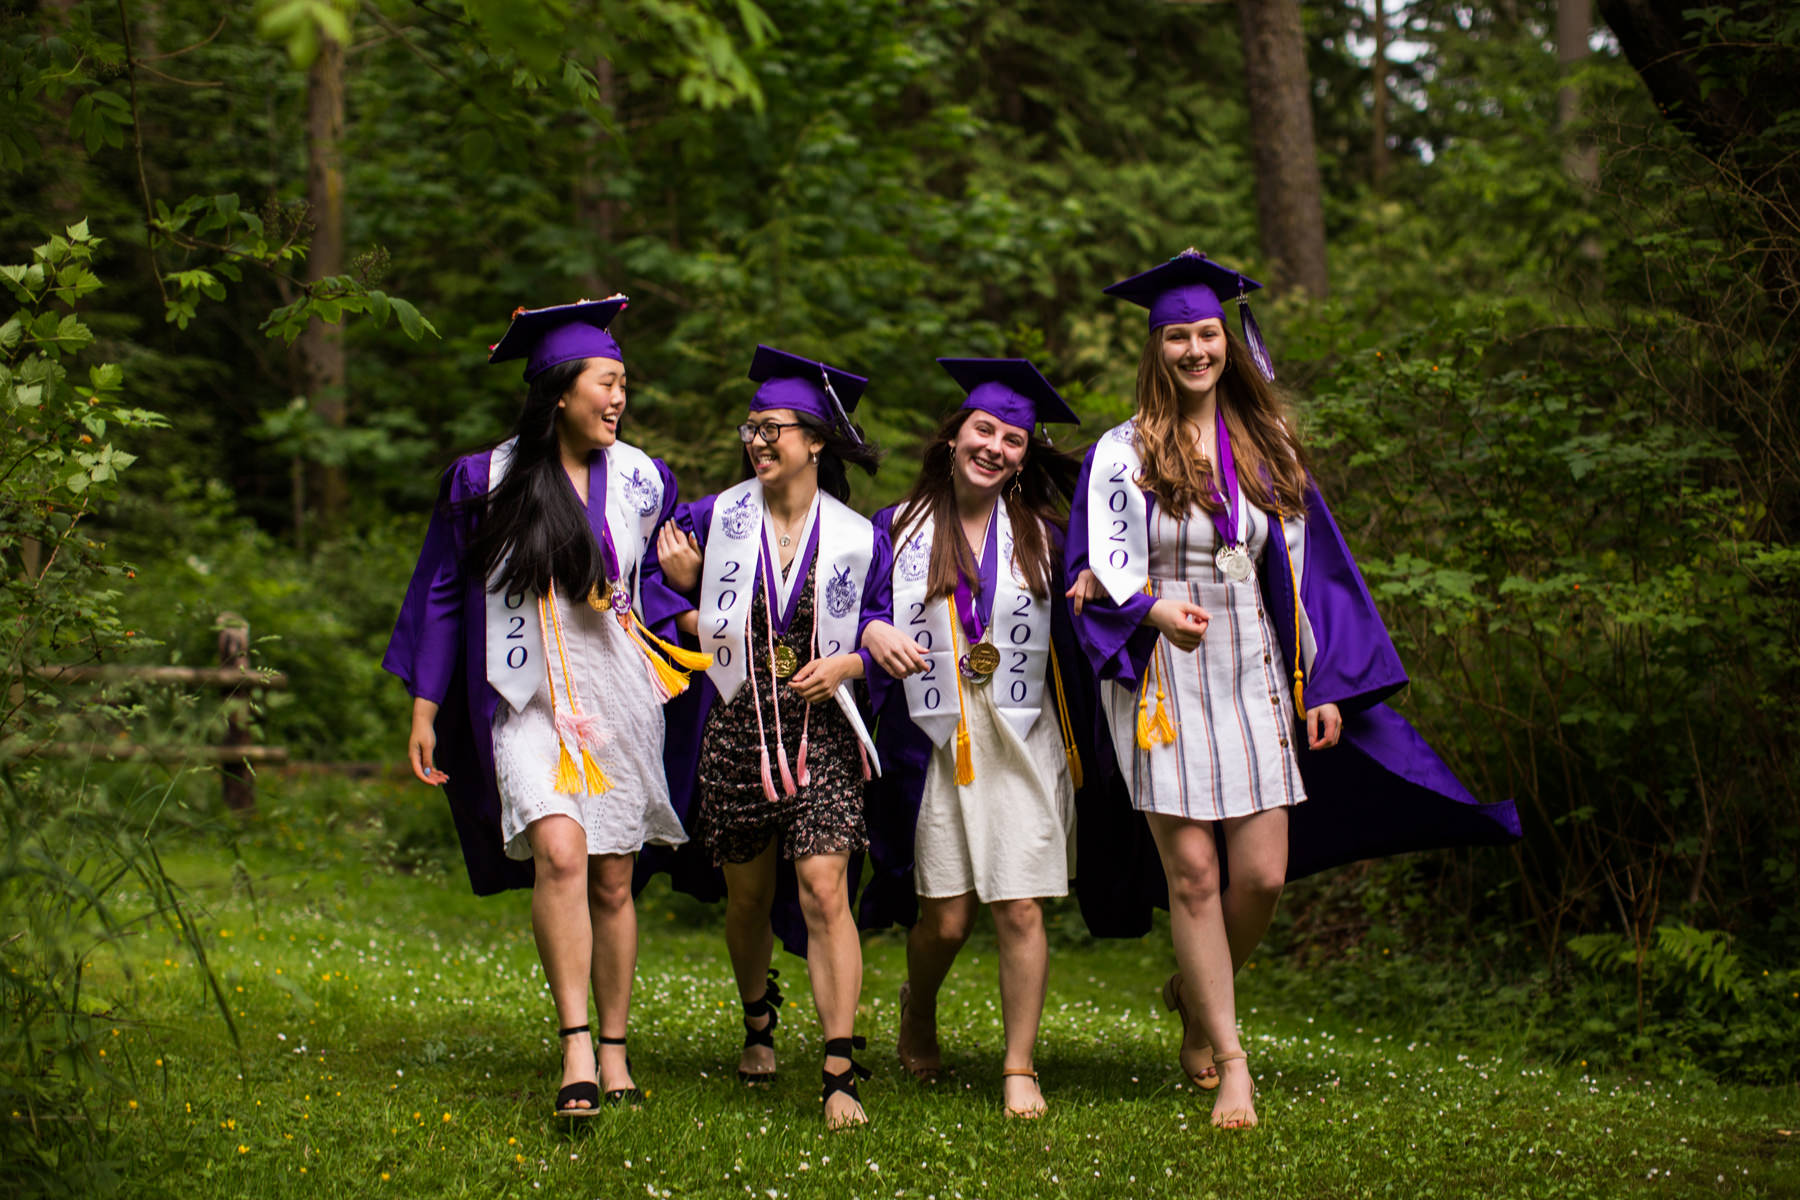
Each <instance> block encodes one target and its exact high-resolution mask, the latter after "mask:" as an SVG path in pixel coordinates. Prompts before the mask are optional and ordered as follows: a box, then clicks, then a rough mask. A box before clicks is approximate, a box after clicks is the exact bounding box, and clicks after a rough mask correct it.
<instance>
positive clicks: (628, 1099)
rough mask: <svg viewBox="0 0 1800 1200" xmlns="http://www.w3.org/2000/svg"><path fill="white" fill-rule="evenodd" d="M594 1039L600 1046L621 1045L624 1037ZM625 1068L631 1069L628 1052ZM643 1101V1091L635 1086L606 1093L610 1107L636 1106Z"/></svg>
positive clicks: (623, 1042)
mask: <svg viewBox="0 0 1800 1200" xmlns="http://www.w3.org/2000/svg"><path fill="white" fill-rule="evenodd" d="M594 1040H595V1041H596V1042H598V1043H599V1044H600V1045H602V1046H623V1045H624V1044H625V1039H624V1038H622V1037H616V1038H609V1037H597V1038H595V1039H594ZM625 1069H626V1070H627V1071H629V1070H631V1055H629V1054H627V1055H626V1056H625ZM643 1102H644V1093H643V1092H641V1091H639V1090H638V1089H637V1088H635V1087H622V1088H614V1089H613V1090H612V1091H610V1092H608V1093H606V1103H607V1106H608V1107H610V1108H619V1107H621V1106H624V1107H628V1108H637V1107H638V1106H640V1105H641V1104H643Z"/></svg>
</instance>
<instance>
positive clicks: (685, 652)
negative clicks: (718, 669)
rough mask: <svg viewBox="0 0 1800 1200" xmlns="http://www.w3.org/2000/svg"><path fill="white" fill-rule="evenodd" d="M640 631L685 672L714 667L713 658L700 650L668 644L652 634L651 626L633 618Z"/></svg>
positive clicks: (672, 643)
mask: <svg viewBox="0 0 1800 1200" xmlns="http://www.w3.org/2000/svg"><path fill="white" fill-rule="evenodd" d="M632 623H633V624H635V625H636V626H637V627H638V631H639V632H640V633H642V634H643V635H644V636H645V637H646V638H648V639H649V640H650V641H651V642H652V643H653V644H654V645H655V646H656V647H657V649H659V650H661V651H662V652H663V653H664V654H666V655H668V656H669V660H670V661H671V662H673V663H674V664H675V665H676V666H678V667H680V668H681V669H682V670H684V671H704V670H706V668H708V667H710V666H712V664H713V656H712V655H710V654H703V653H701V652H700V651H698V650H689V649H688V648H687V647H686V646H678V645H676V644H675V643H674V642H666V641H664V640H663V639H662V638H659V637H657V636H656V635H655V634H654V633H652V632H650V628H649V626H647V625H645V624H643V623H642V622H641V621H638V620H636V618H633V621H632Z"/></svg>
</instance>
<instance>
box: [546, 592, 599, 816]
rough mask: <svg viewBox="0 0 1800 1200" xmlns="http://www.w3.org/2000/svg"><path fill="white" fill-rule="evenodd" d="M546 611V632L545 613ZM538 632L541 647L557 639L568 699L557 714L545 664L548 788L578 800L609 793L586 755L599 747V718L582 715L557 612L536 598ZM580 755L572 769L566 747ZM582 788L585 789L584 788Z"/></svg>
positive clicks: (596, 766) (552, 673) (550, 674)
mask: <svg viewBox="0 0 1800 1200" xmlns="http://www.w3.org/2000/svg"><path fill="white" fill-rule="evenodd" d="M546 610H547V611H548V614H549V616H548V628H546V619H545V613H546ZM538 631H539V633H540V634H542V635H543V638H544V644H545V645H549V644H550V638H551V633H552V631H554V633H555V636H556V658H557V661H558V662H559V663H561V664H562V673H563V691H564V694H565V695H566V696H567V697H568V701H569V711H568V712H566V713H564V712H559V711H558V710H557V707H556V672H555V671H553V670H550V669H549V664H548V663H546V664H545V670H544V677H545V678H544V682H545V683H547V684H548V685H549V687H550V726H551V728H552V729H553V730H554V731H555V733H556V771H555V774H554V775H553V776H552V779H551V786H552V787H553V788H555V790H556V791H558V792H560V793H562V794H563V795H567V796H579V795H581V794H582V793H583V792H584V791H585V792H586V793H587V794H588V795H590V796H599V795H603V794H605V793H606V792H609V791H611V790H612V780H610V779H608V778H607V777H606V772H605V771H602V770H601V769H600V764H599V763H598V762H597V761H596V760H595V759H594V756H593V755H592V754H590V753H589V752H588V747H589V746H590V745H591V746H593V747H594V748H595V749H599V746H600V727H599V721H600V718H599V716H598V715H594V714H588V713H584V712H582V711H581V699H580V697H578V696H577V695H576V693H575V678H574V676H573V675H572V674H571V673H570V671H569V656H568V652H567V650H566V649H565V648H564V646H563V632H562V617H561V616H560V615H558V613H557V611H556V601H555V600H554V598H552V599H549V600H546V599H545V598H544V597H542V596H539V597H538ZM570 742H574V743H575V748H576V749H577V750H579V751H580V752H581V765H580V767H577V766H576V765H575V758H574V756H573V755H571V754H570V753H569V743H570ZM584 784H585V786H584Z"/></svg>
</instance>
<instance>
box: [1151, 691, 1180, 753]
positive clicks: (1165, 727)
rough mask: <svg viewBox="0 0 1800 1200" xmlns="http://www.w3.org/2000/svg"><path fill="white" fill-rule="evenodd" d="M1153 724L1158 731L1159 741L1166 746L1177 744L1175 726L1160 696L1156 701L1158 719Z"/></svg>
mask: <svg viewBox="0 0 1800 1200" xmlns="http://www.w3.org/2000/svg"><path fill="white" fill-rule="evenodd" d="M1151 725H1152V727H1153V728H1154V729H1155V731H1156V738H1157V740H1158V741H1160V742H1162V743H1163V744H1164V745H1165V746H1172V745H1174V744H1175V726H1174V725H1172V724H1171V723H1170V722H1169V711H1168V709H1166V708H1164V707H1163V705H1162V700H1161V699H1160V698H1158V700H1157V701H1156V720H1155V721H1153V722H1151Z"/></svg>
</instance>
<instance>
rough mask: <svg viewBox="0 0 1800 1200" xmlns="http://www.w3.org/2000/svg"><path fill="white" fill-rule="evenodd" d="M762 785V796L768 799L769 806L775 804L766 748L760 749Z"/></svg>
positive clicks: (773, 782) (767, 749) (773, 780)
mask: <svg viewBox="0 0 1800 1200" xmlns="http://www.w3.org/2000/svg"><path fill="white" fill-rule="evenodd" d="M762 785H763V795H764V796H765V797H767V798H768V801H769V803H770V804H773V803H775V801H776V799H777V797H776V795H775V779H774V776H772V775H770V774H769V748H768V747H767V746H764V747H763V748H762Z"/></svg>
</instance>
